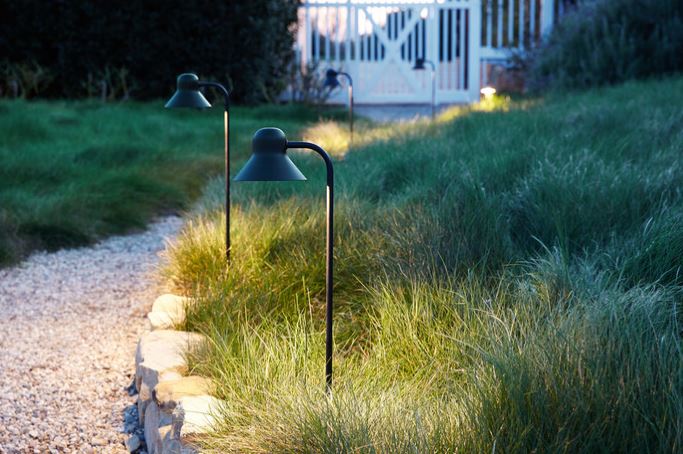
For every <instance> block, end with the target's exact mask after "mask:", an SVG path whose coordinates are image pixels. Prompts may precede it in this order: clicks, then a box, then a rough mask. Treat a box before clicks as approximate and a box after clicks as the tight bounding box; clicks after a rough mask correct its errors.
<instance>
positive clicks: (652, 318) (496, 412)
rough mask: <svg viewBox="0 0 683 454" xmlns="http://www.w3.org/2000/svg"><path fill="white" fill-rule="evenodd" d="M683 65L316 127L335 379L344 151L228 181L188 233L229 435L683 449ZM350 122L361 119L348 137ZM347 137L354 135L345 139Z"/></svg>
mask: <svg viewBox="0 0 683 454" xmlns="http://www.w3.org/2000/svg"><path fill="white" fill-rule="evenodd" d="M681 105H683V78H680V77H678V78H670V79H667V80H663V81H648V82H637V83H628V84H626V85H623V86H619V87H613V88H605V89H596V90H590V91H585V92H579V93H568V94H565V95H562V96H560V95H552V96H549V97H547V98H543V99H534V100H526V101H525V100H521V101H515V102H507V101H505V100H499V101H498V102H496V103H494V104H493V105H491V106H489V107H491V108H490V109H486V108H485V107H486V106H480V107H482V108H478V109H463V108H461V109H456V110H454V111H451V112H448V113H446V114H445V115H444V116H442V117H441V118H440V119H439V121H438V122H437V124H435V125H432V124H429V123H428V122H422V123H417V124H410V125H404V126H394V127H391V128H386V127H384V126H376V127H372V126H369V127H368V128H367V129H366V130H364V131H363V132H361V133H360V138H359V141H358V144H357V146H356V147H355V148H353V149H351V150H350V151H346V152H345V150H344V148H345V147H346V145H345V142H344V140H343V138H341V139H340V138H338V137H333V136H332V135H333V134H343V125H335V124H329V123H328V124H325V125H322V126H321V125H315V126H313V127H312V128H310V129H307V130H306V131H304V133H303V135H304V136H307V137H309V138H312V139H315V140H317V141H320V142H325V143H326V144H328V145H329V146H330V147H331V148H336V149H333V150H331V151H332V152H333V154H334V155H335V156H336V161H335V166H336V175H337V184H338V186H337V204H336V206H337V207H338V212H337V217H336V236H335V241H336V250H335V259H336V267H335V277H336V280H335V304H336V306H335V342H336V345H335V351H336V356H335V363H334V365H335V383H334V390H333V392H332V395H331V397H327V396H326V395H325V392H324V389H325V388H324V374H323V371H324V327H325V325H324V263H325V262H324V225H325V221H324V175H323V172H324V166H323V165H322V162H321V161H320V160H319V159H318V158H317V157H315V156H308V155H306V154H305V153H298V154H295V155H293V159H294V160H295V162H296V163H297V165H299V166H300V168H301V169H302V170H303V171H304V173H305V174H306V175H307V176H308V177H309V181H308V182H305V183H289V184H279V183H270V184H269V183H244V184H241V185H235V187H236V193H235V199H236V205H235V208H234V217H233V219H234V224H233V239H234V243H233V244H234V250H233V253H234V254H233V261H232V263H231V265H230V266H229V267H227V268H226V266H225V263H224V260H223V252H222V251H223V250H222V232H223V228H224V226H223V224H222V222H223V221H222V215H221V211H220V201H221V198H220V190H221V182H220V180H216V181H215V182H214V183H212V184H211V185H209V187H208V188H207V190H206V193H205V195H204V197H203V198H202V203H201V204H199V205H198V206H197V208H196V209H195V211H194V212H192V213H191V214H190V215H188V219H187V223H186V225H185V228H184V230H183V232H182V233H181V236H180V237H179V239H178V240H177V241H176V242H175V243H174V244H173V245H171V246H170V248H169V250H168V251H167V254H168V264H167V266H166V268H165V275H166V276H167V277H168V279H169V280H170V281H171V282H173V283H174V284H175V285H176V287H177V288H178V290H179V291H182V292H185V293H186V294H188V295H190V296H192V297H193V298H194V300H195V304H194V305H192V306H191V308H190V311H189V314H188V318H187V320H186V322H185V323H184V326H183V328H185V329H190V330H196V331H199V332H202V333H204V334H206V335H207V336H208V339H209V342H208V346H207V348H205V349H204V350H202V351H201V352H198V353H197V354H196V355H194V356H193V357H192V367H193V371H194V372H195V373H199V374H203V375H207V376H210V377H212V378H213V379H215V380H216V382H217V385H218V386H217V395H218V396H219V397H220V398H222V399H224V400H225V402H226V406H225V408H223V409H222V411H221V412H220V414H219V424H218V425H217V427H216V428H215V429H216V431H215V433H214V434H213V436H212V437H210V438H207V439H205V440H204V442H203V447H204V448H205V449H208V450H213V451H215V452H231V451H239V452H330V453H332V452H369V453H373V452H498V451H502V452H674V451H679V450H680V449H681V447H682V446H683V342H682V339H681V332H682V328H683V326H682V325H681V316H682V315H683V314H682V313H681V309H682V304H681V303H682V295H683V293H682V292H681V286H682V285H683V270H682V267H683V258H682V257H683V224H682V223H681V220H682V216H683V194H682V192H681V183H682V182H683V160H682V159H681V156H682V155H681V153H682V152H683V109H681ZM335 131H337V132H336V133H335ZM335 144H336V145H335Z"/></svg>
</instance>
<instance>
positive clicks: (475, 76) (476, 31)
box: [467, 0, 481, 102]
mask: <svg viewBox="0 0 683 454" xmlns="http://www.w3.org/2000/svg"><path fill="white" fill-rule="evenodd" d="M469 4H470V5H469V8H470V12H469V16H470V20H469V46H468V47H469V49H467V52H468V56H469V58H468V61H467V67H468V74H467V80H468V83H467V98H468V101H469V102H475V101H478V100H479V90H480V89H481V87H480V77H481V76H480V74H481V0H472V1H470V2H469Z"/></svg>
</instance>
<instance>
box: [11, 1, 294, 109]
mask: <svg viewBox="0 0 683 454" xmlns="http://www.w3.org/2000/svg"><path fill="white" fill-rule="evenodd" d="M297 3H298V2H297V1H296V0H284V1H283V0H250V1H248V2H244V1H240V0H229V1H224V2H213V1H208V0H199V1H194V2H186V1H181V0H166V1H164V2H160V1H158V0H140V1H135V2H130V1H123V0H112V1H107V2H82V1H74V0H66V1H62V2H44V1H39V0H21V1H8V0H0V11H2V12H3V13H2V14H1V15H0V55H2V56H3V57H4V59H5V64H7V65H29V64H30V65H38V66H39V67H41V68H45V70H46V71H48V72H49V73H51V74H54V75H55V77H54V79H53V80H51V83H50V84H49V86H47V87H42V88H43V89H42V91H41V93H40V95H41V96H52V97H64V96H66V97H84V96H87V95H90V94H92V92H93V88H92V87H93V84H95V87H96V88H95V90H94V91H95V92H96V93H97V94H98V95H100V91H101V90H100V89H99V86H100V84H102V83H107V84H108V85H110V86H109V87H107V88H108V91H109V92H110V93H111V92H112V91H119V92H120V93H121V96H126V95H127V94H128V93H127V91H128V89H130V88H131V87H132V88H134V89H135V90H134V92H133V93H132V96H134V97H136V98H138V99H140V98H155V97H166V96H168V95H169V93H170V92H171V90H172V89H173V86H174V81H175V76H176V75H177V74H178V73H181V72H185V71H193V72H197V73H199V74H200V75H201V76H203V77H207V78H208V77H213V78H218V79H220V80H222V81H225V80H227V81H229V84H230V85H232V86H234V89H235V92H234V93H235V99H236V100H239V101H246V102H253V101H258V100H261V99H264V98H268V97H270V96H272V95H273V94H276V93H278V92H279V91H280V90H281V89H282V85H281V84H282V79H283V78H284V76H285V75H286V73H287V70H288V66H287V63H288V60H289V58H290V56H291V51H292V42H293V39H294V37H293V34H292V32H291V28H292V26H293V24H295V21H296V8H297ZM107 74H117V75H121V74H125V76H126V78H125V79H123V80H120V79H121V78H120V77H118V76H117V77H105V75H107Z"/></svg>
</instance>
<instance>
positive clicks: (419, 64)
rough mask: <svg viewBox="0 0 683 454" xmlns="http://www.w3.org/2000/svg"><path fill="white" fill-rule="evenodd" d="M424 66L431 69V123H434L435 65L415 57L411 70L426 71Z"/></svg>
mask: <svg viewBox="0 0 683 454" xmlns="http://www.w3.org/2000/svg"><path fill="white" fill-rule="evenodd" d="M425 65H429V67H430V68H431V69H432V121H434V117H435V115H436V112H435V110H436V65H435V64H434V62H433V61H431V60H427V59H425V58H423V57H422V58H421V57H417V58H416V59H415V64H414V65H413V70H414V71H424V70H425V69H426V68H425Z"/></svg>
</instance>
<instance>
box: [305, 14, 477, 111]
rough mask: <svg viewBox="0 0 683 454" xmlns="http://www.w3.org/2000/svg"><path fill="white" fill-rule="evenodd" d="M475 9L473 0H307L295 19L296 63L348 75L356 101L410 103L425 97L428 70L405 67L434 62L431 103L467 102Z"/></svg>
mask: <svg viewBox="0 0 683 454" xmlns="http://www.w3.org/2000/svg"><path fill="white" fill-rule="evenodd" d="M480 14H481V3H480V0H450V1H448V2H442V3H435V2H433V1H426V0H423V1H419V0H417V1H416V0H412V1H410V2H407V1H400V0H395V1H363V0H357V1H354V0H350V1H324V0H321V1H317V2H316V1H308V2H306V3H305V4H304V5H303V6H302V8H301V10H300V18H299V21H300V27H299V39H298V43H299V49H298V50H299V52H300V53H301V54H300V55H301V57H300V58H301V63H302V65H305V67H309V66H310V65H311V64H317V67H318V70H320V71H324V70H325V69H327V68H328V67H333V68H335V69H342V70H344V71H346V72H348V73H349V74H350V75H351V76H352V77H353V79H354V96H355V98H356V101H357V102H358V103H361V104H363V103H368V104H373V103H416V102H429V100H430V97H431V74H430V71H429V70H428V71H415V70H413V69H412V67H413V65H414V63H415V59H416V58H418V57H420V58H426V59H427V60H430V61H432V62H434V64H435V66H436V81H437V89H436V102H437V103H456V102H470V101H474V100H476V99H479V78H480V77H479V71H480V65H479V61H480V56H479V51H480V30H481V29H480V24H481V19H480V17H479V16H480ZM301 25H303V26H301ZM436 42H438V43H439V45H438V46H435V45H429V43H436ZM339 101H341V99H339Z"/></svg>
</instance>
